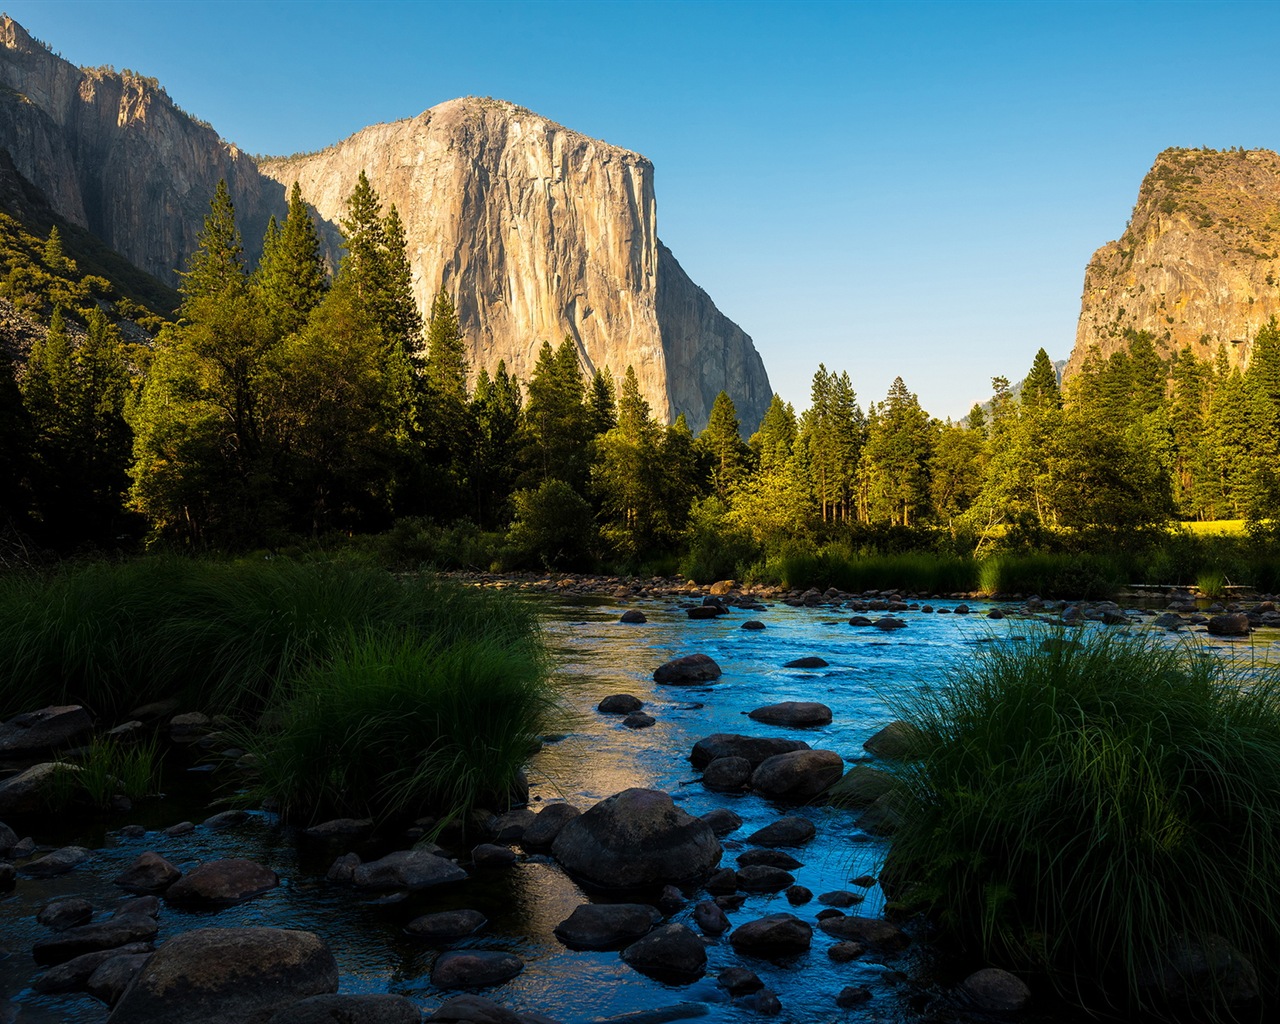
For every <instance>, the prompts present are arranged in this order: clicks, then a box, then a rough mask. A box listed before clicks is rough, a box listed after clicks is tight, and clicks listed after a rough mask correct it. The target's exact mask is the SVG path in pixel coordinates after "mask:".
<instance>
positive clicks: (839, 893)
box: [818, 889, 864, 907]
mask: <svg viewBox="0 0 1280 1024" xmlns="http://www.w3.org/2000/svg"><path fill="white" fill-rule="evenodd" d="M863 899H864V897H863V896H862V895H861V894H860V893H856V892H849V890H847V889H837V890H835V891H834V892H824V893H823V894H822V895H820V896H819V897H818V902H819V903H821V904H822V905H823V906H824V907H852V906H854V905H856V904H858V903H861V902H862V901H863Z"/></svg>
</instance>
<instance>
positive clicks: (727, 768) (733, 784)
mask: <svg viewBox="0 0 1280 1024" xmlns="http://www.w3.org/2000/svg"><path fill="white" fill-rule="evenodd" d="M750 778H751V762H750V761H748V760H747V759H746V758H745V757H717V758H716V759H715V760H714V761H712V762H711V763H710V764H708V765H707V767H706V768H705V769H704V770H703V772H702V784H703V785H704V786H706V787H707V789H710V790H713V791H715V792H720V793H731V792H734V791H736V790H740V789H744V788H745V787H746V785H747V782H748V780H749V779H750Z"/></svg>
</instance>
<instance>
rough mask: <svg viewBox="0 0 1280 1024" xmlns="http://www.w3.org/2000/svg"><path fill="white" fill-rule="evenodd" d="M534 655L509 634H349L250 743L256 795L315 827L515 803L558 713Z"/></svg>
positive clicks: (247, 739) (294, 688)
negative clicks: (332, 820) (523, 774)
mask: <svg viewBox="0 0 1280 1024" xmlns="http://www.w3.org/2000/svg"><path fill="white" fill-rule="evenodd" d="M530 653H531V652H530V650H529V648H528V645H525V644H513V643H512V642H510V640H509V639H507V640H504V639H503V638H502V636H501V635H497V636H493V635H490V636H476V637H469V638H466V639H461V638H455V639H453V640H451V641H433V642H423V641H422V640H421V639H420V638H416V637H413V636H410V635H407V634H400V635H396V634H395V633H390V632H387V631H381V632H375V631H365V632H360V633H356V632H352V633H349V634H347V636H346V638H345V639H344V641H343V642H342V644H341V645H340V647H339V649H338V650H337V651H335V652H334V654H333V656H332V658H331V659H329V660H328V661H326V662H325V663H323V664H316V665H313V666H311V667H310V668H308V669H307V670H306V671H304V672H303V673H302V674H301V676H299V677H298V678H297V679H296V680H295V681H294V683H293V684H292V686H291V687H290V688H289V690H288V691H287V692H281V694H280V696H279V699H278V700H277V701H276V702H275V703H274V705H273V706H272V707H271V708H270V709H269V711H268V713H267V715H266V716H264V720H265V721H266V722H268V723H270V725H269V726H268V727H266V728H264V729H262V730H260V731H258V732H257V733H255V734H253V735H248V736H246V737H245V738H244V740H243V742H244V744H245V745H246V746H247V747H248V748H249V749H250V750H251V751H253V752H254V753H255V755H256V760H257V771H258V773H259V781H258V782H257V785H256V787H255V794H254V795H258V796H271V797H274V798H276V799H277V800H278V801H279V802H280V806H281V810H282V814H284V815H285V816H286V817H289V818H293V819H302V820H304V821H316V820H320V819H321V818H324V817H333V816H341V815H352V816H356V817H365V816H370V817H375V818H379V819H387V818H413V817H417V816H419V815H423V814H426V813H436V814H445V815H449V816H461V817H463V818H464V819H465V816H466V814H467V812H469V811H470V810H471V809H472V808H473V807H475V806H476V805H477V804H478V803H479V802H481V801H485V800H492V801H505V800H506V799H507V797H508V795H509V793H510V791H511V786H512V783H513V781H514V780H515V777H516V773H517V772H518V771H519V770H520V769H521V768H522V767H523V766H524V764H525V762H526V761H527V760H528V758H529V755H530V754H531V753H532V752H533V749H534V746H535V740H536V738H537V737H539V736H540V735H541V734H543V733H544V732H546V731H548V730H549V729H550V728H551V726H552V724H553V720H554V718H555V716H556V713H557V709H556V703H555V700H554V692H553V691H552V689H551V687H550V684H549V683H548V682H547V676H546V673H545V672H544V671H543V665H542V664H541V661H540V660H539V659H538V658H536V657H531V656H530ZM491 806H492V805H491Z"/></svg>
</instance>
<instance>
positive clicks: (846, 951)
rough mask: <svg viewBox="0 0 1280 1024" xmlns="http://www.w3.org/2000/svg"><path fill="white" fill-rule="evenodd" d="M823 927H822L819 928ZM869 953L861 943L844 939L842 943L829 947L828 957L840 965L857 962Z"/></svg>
mask: <svg viewBox="0 0 1280 1024" xmlns="http://www.w3.org/2000/svg"><path fill="white" fill-rule="evenodd" d="M819 927H821V926H819ZM866 951H867V947H866V946H864V945H863V944H862V943H861V942H854V941H853V940H852V939H843V940H841V941H840V942H835V943H832V944H831V945H830V946H828V947H827V956H829V957H830V958H831V959H832V961H834V962H835V963H838V964H847V963H849V962H850V961H851V960H857V959H858V957H860V956H862V954H863V953H865V952H866Z"/></svg>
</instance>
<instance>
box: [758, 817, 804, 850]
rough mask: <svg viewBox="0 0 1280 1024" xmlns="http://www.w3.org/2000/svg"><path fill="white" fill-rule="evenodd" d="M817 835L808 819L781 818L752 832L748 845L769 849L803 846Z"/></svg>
mask: <svg viewBox="0 0 1280 1024" xmlns="http://www.w3.org/2000/svg"><path fill="white" fill-rule="evenodd" d="M817 834H818V830H817V828H816V827H814V824H813V822H811V821H809V820H808V819H806V818H797V817H787V818H779V819H778V820H777V821H774V822H771V823H770V824H768V825H766V826H765V827H764V828H762V829H757V830H756V831H755V832H752V833H751V835H749V836H747V843H748V844H749V845H751V846H768V847H776V846H803V845H804V844H805V843H807V842H808V841H809V840H810V839H812V838H813V837H814V836H815V835H817Z"/></svg>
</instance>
